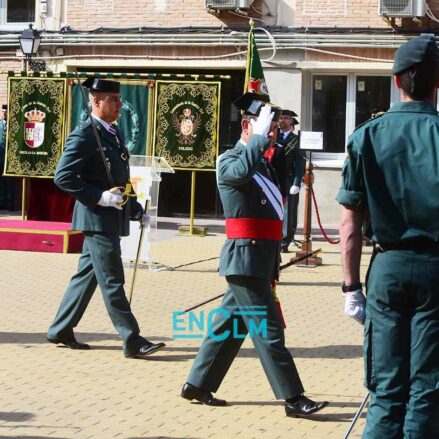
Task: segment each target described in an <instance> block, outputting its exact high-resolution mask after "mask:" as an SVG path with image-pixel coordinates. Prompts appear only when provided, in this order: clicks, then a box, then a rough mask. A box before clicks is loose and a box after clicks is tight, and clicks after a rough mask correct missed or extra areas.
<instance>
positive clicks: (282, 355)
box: [181, 93, 327, 417]
mask: <svg viewBox="0 0 439 439" xmlns="http://www.w3.org/2000/svg"><path fill="white" fill-rule="evenodd" d="M264 101H266V99H265V98H264V96H260V95H256V94H254V93H246V94H245V95H243V96H241V97H240V98H239V99H238V100H237V101H236V102H235V105H236V106H237V108H238V109H241V110H243V111H244V115H243V118H242V122H241V127H242V133H241V139H240V140H239V141H238V143H237V144H236V147H235V148H233V149H231V150H228V151H226V152H225V153H224V154H222V155H221V156H220V157H219V158H218V162H217V181H218V189H219V193H220V197H221V201H222V203H223V207H224V216H225V218H226V234H227V240H226V242H225V245H224V247H223V249H222V252H221V258H220V275H222V276H225V277H226V280H227V283H228V290H227V292H226V294H225V295H224V299H223V302H222V304H221V308H220V309H221V310H222V312H218V313H217V314H216V316H215V319H214V321H213V327H212V328H211V330H209V333H208V334H207V336H206V338H205V340H204V341H203V344H202V345H201V348H200V350H199V352H198V355H197V357H196V358H195V361H194V363H193V366H192V369H191V371H190V373H189V377H188V382H187V383H186V384H185V385H184V387H183V389H182V393H181V396H182V397H183V398H186V399H188V400H194V399H195V400H197V401H199V402H202V403H203V404H206V405H212V406H221V405H226V401H223V400H220V399H217V398H215V397H213V395H212V392H216V391H217V390H218V388H219V386H220V384H221V382H222V380H223V379H224V377H225V375H226V373H227V371H228V369H229V367H230V366H231V364H232V362H233V360H234V359H235V356H236V355H237V353H238V351H239V349H240V347H241V345H242V343H243V341H244V337H245V335H246V334H247V333H249V332H250V336H252V337H253V338H252V339H253V342H254V345H255V348H256V350H257V353H258V356H259V359H260V360H261V363H262V366H263V368H264V371H265V373H266V375H267V378H268V380H269V382H270V385H271V387H272V389H273V392H274V394H275V397H276V398H278V399H284V400H285V411H286V414H287V416H291V417H294V416H307V415H310V414H312V413H315V412H317V411H318V410H320V409H321V408H323V407H324V406H325V405H326V404H327V403H326V402H324V403H317V402H314V401H311V400H310V399H308V398H307V397H306V396H305V395H304V394H303V392H304V389H303V386H302V383H301V380H300V378H299V375H298V372H297V369H296V366H295V364H294V361H293V358H292V357H291V354H290V352H289V351H288V349H287V348H286V347H285V339H284V331H283V327H282V323H281V320H280V317H279V314H278V310H277V308H276V304H275V301H274V298H273V294H272V291H271V281H272V279H274V278H276V277H277V274H278V267H279V245H280V240H281V238H282V216H283V211H282V197H281V194H280V191H279V189H278V187H277V185H276V177H275V175H274V171H273V168H272V167H271V166H270V165H269V163H268V162H267V161H266V160H265V159H264V157H263V155H264V151H265V149H266V148H267V147H268V144H269V138H268V137H273V136H274V135H275V131H276V129H277V122H272V119H273V116H274V112H272V110H271V107H270V105H265V102H264ZM267 135H268V137H267ZM264 325H265V328H266V331H265V334H264V331H261V332H253V333H252V332H251V329H250V331H249V328H252V327H253V328H254V327H258V328H261V327H262V326H264ZM236 329H238V331H236ZM236 333H238V334H239V335H238V336H235V334H236Z"/></svg>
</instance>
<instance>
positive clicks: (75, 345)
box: [47, 337, 90, 351]
mask: <svg viewBox="0 0 439 439" xmlns="http://www.w3.org/2000/svg"><path fill="white" fill-rule="evenodd" d="M47 341H48V342H49V343H54V344H63V345H64V346H67V347H68V348H70V349H78V350H82V351H86V350H89V349H90V345H88V344H86V343H79V341H76V339H75V337H73V338H62V337H60V338H49V337H47Z"/></svg>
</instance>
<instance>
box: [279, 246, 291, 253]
mask: <svg viewBox="0 0 439 439" xmlns="http://www.w3.org/2000/svg"><path fill="white" fill-rule="evenodd" d="M280 252H281V253H289V251H288V246H287V245H282V246H281V248H280Z"/></svg>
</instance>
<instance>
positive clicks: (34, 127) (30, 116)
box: [24, 109, 46, 148]
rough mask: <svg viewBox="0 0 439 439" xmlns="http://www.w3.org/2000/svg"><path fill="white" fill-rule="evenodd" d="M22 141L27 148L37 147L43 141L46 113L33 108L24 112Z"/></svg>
mask: <svg viewBox="0 0 439 439" xmlns="http://www.w3.org/2000/svg"><path fill="white" fill-rule="evenodd" d="M24 117H25V118H26V119H27V120H28V121H27V122H25V123H24V142H25V143H26V145H27V146H28V147H29V148H38V147H39V146H41V145H42V144H43V141H44V122H43V120H44V118H45V117H46V113H44V112H43V111H40V110H37V109H34V110H31V111H27V112H26V113H24Z"/></svg>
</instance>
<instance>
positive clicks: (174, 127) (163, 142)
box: [153, 81, 221, 171]
mask: <svg viewBox="0 0 439 439" xmlns="http://www.w3.org/2000/svg"><path fill="white" fill-rule="evenodd" d="M220 88H221V83H220V82H203V81H190V82H189V81H187V82H185V81H156V99H155V105H156V108H155V130H154V143H153V145H154V155H156V156H161V157H164V158H165V159H166V160H167V162H168V163H169V165H170V166H172V167H173V168H174V169H184V170H212V171H214V170H215V163H216V158H217V155H218V141H219V136H218V129H219V111H220Z"/></svg>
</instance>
